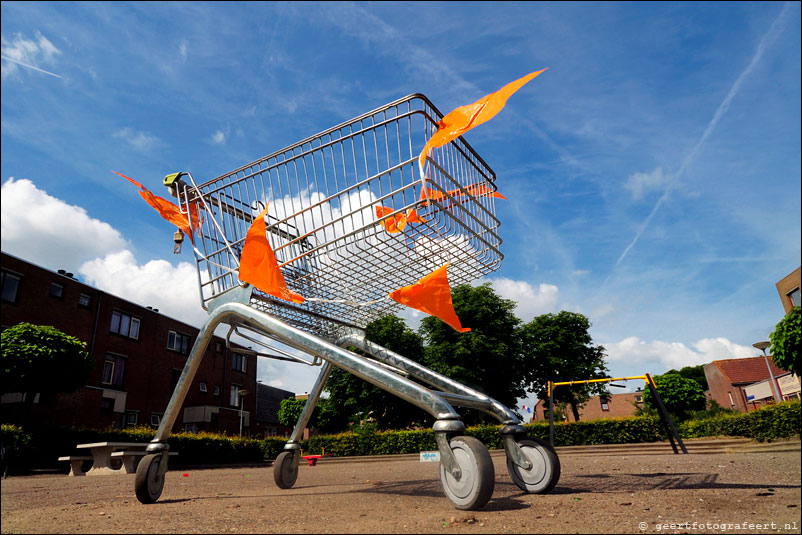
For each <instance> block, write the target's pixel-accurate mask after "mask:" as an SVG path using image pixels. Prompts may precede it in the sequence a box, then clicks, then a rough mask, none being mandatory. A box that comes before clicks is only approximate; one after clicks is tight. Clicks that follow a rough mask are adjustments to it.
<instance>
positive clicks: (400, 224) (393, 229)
mask: <svg viewBox="0 0 802 535" xmlns="http://www.w3.org/2000/svg"><path fill="white" fill-rule="evenodd" d="M391 213H393V209H392V208H388V207H387V206H377V207H376V218H377V219H378V220H379V223H380V224H381V226H382V228H383V229H384V230H386V231H387V232H389V233H390V234H397V233H399V232H401V231H402V230H404V229H405V228H406V226H407V223H415V224H419V223H426V220H425V219H423V218H421V216H420V215H418V212H417V211H415V209H414V208H410V209H408V210H407V213H406V214H395V215H391V216H388V214H391ZM385 216H388V217H385Z"/></svg>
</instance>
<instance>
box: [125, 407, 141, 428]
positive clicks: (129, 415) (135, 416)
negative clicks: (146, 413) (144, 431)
mask: <svg viewBox="0 0 802 535" xmlns="http://www.w3.org/2000/svg"><path fill="white" fill-rule="evenodd" d="M138 422H139V413H138V412H134V411H130V412H126V413H125V426H126V427H134V426H136V424H137V423H138Z"/></svg>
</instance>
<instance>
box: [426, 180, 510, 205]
mask: <svg viewBox="0 0 802 535" xmlns="http://www.w3.org/2000/svg"><path fill="white" fill-rule="evenodd" d="M465 190H466V191H467V192H468V193H470V194H471V195H473V196H474V197H482V196H484V195H490V196H491V197H496V198H498V199H504V200H506V199H507V197H505V196H504V195H502V194H501V193H499V192H498V191H494V190H493V189H492V188H491V187H490V186H488V185H487V184H472V185H470V186H465ZM449 195H450V196H452V197H458V196H464V195H465V194H464V193H462V190H461V189H459V188H457V189H452V190H449V191H447V192H446V193H441V192H439V191H437V190H434V189H431V188H426V187H424V188H423V190H421V195H420V198H418V201H423V200H425V199H429V200H430V201H438V202H442V201H444V200H445V199H447V198H448V196H449Z"/></svg>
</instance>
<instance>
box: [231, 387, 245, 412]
mask: <svg viewBox="0 0 802 535" xmlns="http://www.w3.org/2000/svg"><path fill="white" fill-rule="evenodd" d="M241 388H242V387H241V386H240V385H231V397H230V398H229V403H230V404H231V406H232V407H239V400H240V399H242V398H241V397H240V395H239V391H240V389H241Z"/></svg>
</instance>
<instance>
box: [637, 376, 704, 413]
mask: <svg viewBox="0 0 802 535" xmlns="http://www.w3.org/2000/svg"><path fill="white" fill-rule="evenodd" d="M654 382H655V384H656V385H657V393H658V394H660V399H662V400H663V404H664V405H665V406H666V410H667V411H668V412H669V413H671V414H673V415H675V416H676V417H677V418H678V419H680V420H684V419H686V418H688V416H689V415H691V414H692V413H693V412H695V411H702V410H704V409H705V406H706V402H707V398H705V393H704V390H702V387H701V386H700V385H699V383H697V382H696V381H694V380H693V379H687V378H685V377H682V376H681V375H679V374H676V373H665V374H663V375H655V376H654ZM643 403H644V405H648V406H649V407H652V408H654V409H657V400H655V399H654V396H652V392H651V390H650V389H647V390H645V391H644V392H643Z"/></svg>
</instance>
